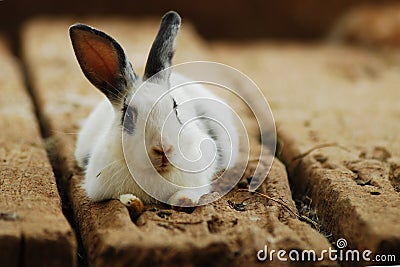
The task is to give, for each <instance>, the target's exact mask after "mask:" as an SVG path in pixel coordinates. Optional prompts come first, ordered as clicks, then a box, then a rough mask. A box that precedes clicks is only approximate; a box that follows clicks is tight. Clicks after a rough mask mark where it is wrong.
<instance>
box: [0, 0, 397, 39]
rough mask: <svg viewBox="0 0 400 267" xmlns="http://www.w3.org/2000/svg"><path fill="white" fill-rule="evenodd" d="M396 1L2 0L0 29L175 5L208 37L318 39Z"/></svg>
mask: <svg viewBox="0 0 400 267" xmlns="http://www.w3.org/2000/svg"><path fill="white" fill-rule="evenodd" d="M390 2H391V3H395V2H398V1H393V0H380V1H373V0H335V1H321V0H301V1H299V0H282V1H272V0H252V1H246V0H238V1H231V0H219V1H216V0H203V1H181V0H169V1H122V0H113V1H105V0H86V1H81V0H69V1H52V0H35V1H28V0H0V32H1V33H3V34H6V35H8V36H9V37H10V39H11V40H12V41H14V42H15V40H16V38H17V36H18V30H19V28H20V27H21V25H22V24H23V23H24V22H25V21H26V20H29V19H30V18H32V17H35V16H48V15H51V16H60V15H66V16H67V15H74V16H86V15H88V16H89V15H90V16H92V15H100V16H115V15H123V16H129V17H135V18H137V17H148V16H155V17H160V15H162V14H164V13H165V12H166V11H168V10H171V9H174V10H176V11H178V12H179V13H180V14H181V15H182V17H183V18H185V19H187V20H190V21H191V22H192V23H193V24H194V25H195V27H196V28H197V30H198V32H199V33H200V34H201V35H202V36H203V37H204V38H206V39H230V40H232V39H233V40H240V41H243V40H254V39H264V38H273V39H301V40H318V39H321V38H323V37H325V36H326V35H327V33H328V32H330V30H331V29H332V27H333V25H335V23H336V22H337V21H338V19H339V18H340V17H341V16H343V14H345V13H346V12H347V11H349V10H351V9H352V8H354V7H357V6H360V5H365V4H371V3H373V4H374V5H383V4H387V3H390Z"/></svg>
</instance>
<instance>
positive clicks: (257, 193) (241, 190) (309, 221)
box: [238, 189, 319, 230]
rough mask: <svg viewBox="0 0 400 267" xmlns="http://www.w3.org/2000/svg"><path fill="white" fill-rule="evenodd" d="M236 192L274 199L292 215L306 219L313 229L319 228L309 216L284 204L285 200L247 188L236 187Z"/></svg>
mask: <svg viewBox="0 0 400 267" xmlns="http://www.w3.org/2000/svg"><path fill="white" fill-rule="evenodd" d="M238 192H247V193H254V194H256V195H258V196H261V197H264V198H266V199H269V200H272V201H274V202H276V203H278V204H280V205H282V206H283V207H285V208H286V209H287V210H288V211H289V212H290V213H292V214H293V215H294V216H296V217H297V218H298V219H300V220H304V221H307V222H308V223H311V224H312V225H314V227H315V229H317V230H318V229H319V225H318V223H317V222H314V221H313V220H311V219H310V218H308V217H306V216H304V215H299V214H298V212H295V211H293V209H292V208H290V207H289V206H288V204H286V203H285V202H283V201H281V200H279V199H275V198H273V197H270V196H267V195H266V194H263V193H260V192H250V191H249V190H247V189H238ZM249 199H250V197H249V198H246V199H245V200H243V202H244V201H246V200H249Z"/></svg>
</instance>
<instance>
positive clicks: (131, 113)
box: [122, 105, 138, 134]
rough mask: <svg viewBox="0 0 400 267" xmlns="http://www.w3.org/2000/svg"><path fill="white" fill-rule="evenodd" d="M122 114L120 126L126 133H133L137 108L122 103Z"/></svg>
mask: <svg viewBox="0 0 400 267" xmlns="http://www.w3.org/2000/svg"><path fill="white" fill-rule="evenodd" d="M122 111H123V114H122V126H123V129H124V131H125V132H126V133H128V134H133V133H134V132H135V124H136V120H137V114H138V112H137V109H136V108H135V107H130V106H128V105H126V106H125V105H124V107H123V109H122Z"/></svg>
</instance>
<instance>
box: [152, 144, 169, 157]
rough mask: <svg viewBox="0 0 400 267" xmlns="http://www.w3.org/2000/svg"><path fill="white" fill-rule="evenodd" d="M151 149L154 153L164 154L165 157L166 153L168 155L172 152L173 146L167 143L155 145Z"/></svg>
mask: <svg viewBox="0 0 400 267" xmlns="http://www.w3.org/2000/svg"><path fill="white" fill-rule="evenodd" d="M151 149H152V150H153V152H154V154H156V155H159V156H163V157H165V156H166V155H168V154H170V153H171V152H172V146H171V145H167V144H164V145H157V146H153V147H152V148H151Z"/></svg>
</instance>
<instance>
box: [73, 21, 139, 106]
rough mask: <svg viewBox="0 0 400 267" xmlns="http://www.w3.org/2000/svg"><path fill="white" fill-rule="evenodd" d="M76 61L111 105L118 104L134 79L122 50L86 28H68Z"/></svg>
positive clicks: (101, 34)
mask: <svg viewBox="0 0 400 267" xmlns="http://www.w3.org/2000/svg"><path fill="white" fill-rule="evenodd" d="M69 34H70V37H71V42H72V46H73V48H74V51H75V55H76V58H77V59H78V62H79V65H80V66H81V69H82V71H83V73H84V74H85V76H86V78H87V79H88V80H89V81H90V82H91V83H92V84H93V85H94V86H96V87H97V88H98V89H100V91H101V92H103V93H104V94H105V95H106V96H107V98H108V99H109V100H110V101H111V103H113V104H117V103H120V102H121V100H122V99H123V96H124V95H125V93H126V91H127V88H128V86H130V85H131V84H132V83H133V81H134V80H135V79H136V74H135V73H134V71H133V69H132V66H131V64H130V63H129V61H128V60H127V57H126V55H125V52H124V50H123V49H122V47H121V46H120V45H119V44H118V43H117V42H116V41H115V40H114V39H113V38H112V37H110V36H109V35H107V34H105V33H104V32H102V31H99V30H96V29H94V28H92V27H90V26H88V25H84V24H75V25H73V26H71V27H70V28H69Z"/></svg>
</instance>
